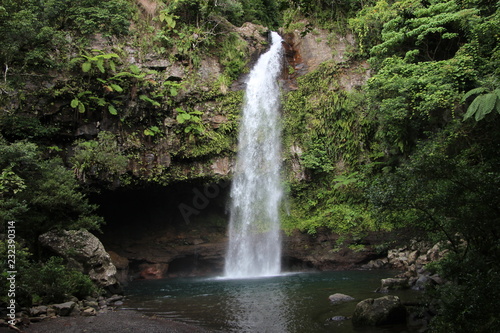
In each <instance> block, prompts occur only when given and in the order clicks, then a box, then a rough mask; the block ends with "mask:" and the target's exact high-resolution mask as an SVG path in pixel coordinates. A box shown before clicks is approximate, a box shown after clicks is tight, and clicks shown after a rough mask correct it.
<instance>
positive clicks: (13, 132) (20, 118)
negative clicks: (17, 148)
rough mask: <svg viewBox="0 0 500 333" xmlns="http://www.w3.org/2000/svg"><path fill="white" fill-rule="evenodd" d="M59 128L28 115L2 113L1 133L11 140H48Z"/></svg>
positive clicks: (0, 120)
mask: <svg viewBox="0 0 500 333" xmlns="http://www.w3.org/2000/svg"><path fill="white" fill-rule="evenodd" d="M58 130H59V129H58V128H57V127H55V126H54V125H53V124H42V123H41V121H40V119H38V118H34V117H31V116H28V115H17V114H10V113H4V114H2V115H0V133H1V134H2V135H3V136H4V137H5V138H7V139H9V140H22V139H28V140H47V139H49V138H51V137H53V136H54V135H55V134H56V133H57V131H58Z"/></svg>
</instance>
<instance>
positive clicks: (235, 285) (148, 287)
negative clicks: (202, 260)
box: [125, 271, 417, 333]
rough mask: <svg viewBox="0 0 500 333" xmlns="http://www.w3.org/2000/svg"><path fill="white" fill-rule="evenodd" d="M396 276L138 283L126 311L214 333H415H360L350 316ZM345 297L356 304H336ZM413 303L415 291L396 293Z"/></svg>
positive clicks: (388, 329) (370, 273) (345, 274)
mask: <svg viewBox="0 0 500 333" xmlns="http://www.w3.org/2000/svg"><path fill="white" fill-rule="evenodd" d="M395 274H396V272H393V271H340V272H318V273H297V274H289V275H282V276H276V277H266V278H258V279H242V280H224V279H217V278H176V279H165V280H142V281H135V282H133V283H132V284H131V285H130V286H129V287H128V290H127V294H128V295H129V296H128V300H127V302H126V303H125V307H127V308H130V309H136V310H139V311H142V312H145V313H147V314H156V315H157V316H160V317H164V318H168V319H173V320H177V321H182V322H185V323H190V324H195V325H198V326H202V327H205V328H207V329H209V330H212V331H215V332H272V333H274V332H290V333H295V332H297V333H299V332H300V333H308V332H311V333H313V332H314V333H316V332H336V333H347V332H374V333H382V332H403V331H406V332H411V330H409V329H407V328H406V327H384V328H370V329H355V328H353V327H352V324H351V321H350V320H346V321H341V322H335V321H329V320H328V319H329V318H331V317H333V316H346V317H350V316H351V315H352V313H353V310H354V307H355V306H356V304H357V302H359V301H361V300H363V299H365V298H370V297H372V298H376V297H381V296H383V295H382V294H378V293H375V292H373V291H374V290H375V289H376V288H377V287H378V286H379V285H380V279H382V278H387V277H393V276H394V275H395ZM334 293H343V294H347V295H350V296H352V297H355V298H356V301H353V302H348V303H344V304H337V305H333V304H331V303H330V301H329V299H328V296H329V295H331V294H334ZM397 295H398V296H400V297H401V298H402V300H412V299H414V298H415V297H417V293H416V292H412V291H406V292H400V293H398V294H397Z"/></svg>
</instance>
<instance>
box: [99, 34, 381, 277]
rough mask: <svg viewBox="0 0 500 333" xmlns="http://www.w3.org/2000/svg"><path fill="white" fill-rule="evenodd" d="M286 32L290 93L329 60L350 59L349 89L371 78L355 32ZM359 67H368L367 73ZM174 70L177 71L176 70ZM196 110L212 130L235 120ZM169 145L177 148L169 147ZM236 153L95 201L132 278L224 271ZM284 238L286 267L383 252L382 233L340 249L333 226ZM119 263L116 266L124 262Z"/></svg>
mask: <svg viewBox="0 0 500 333" xmlns="http://www.w3.org/2000/svg"><path fill="white" fill-rule="evenodd" d="M238 31H239V33H240V34H241V35H242V36H244V39H245V40H247V41H249V43H252V41H261V42H262V41H263V40H264V39H263V37H262V35H260V33H259V32H258V28H256V27H255V26H253V25H245V26H243V27H242V28H239V30H238ZM284 37H285V48H286V59H285V60H284V61H285V62H286V66H284V67H285V68H286V70H285V71H284V73H283V75H282V85H283V87H284V90H285V92H286V91H288V90H293V89H295V88H296V85H297V82H296V79H297V78H298V77H300V76H301V75H304V74H307V73H309V72H311V71H314V70H316V69H317V68H318V66H319V64H321V63H322V62H324V61H334V62H336V63H344V64H345V66H344V69H343V75H342V76H341V83H340V85H341V87H342V89H345V90H352V89H355V88H356V87H357V86H361V85H362V84H363V83H364V82H365V81H366V80H367V78H368V77H369V74H370V73H369V70H368V66H367V65H366V64H357V63H356V64H354V66H353V67H354V68H358V69H357V70H352V69H351V65H350V63H349V62H347V59H348V56H347V52H348V50H349V48H352V47H354V41H353V40H352V36H336V37H335V38H334V39H333V40H332V37H331V36H330V35H329V34H328V33H327V32H326V31H319V30H318V31H316V32H315V34H314V35H313V34H308V35H306V36H304V37H301V36H300V34H299V32H292V33H287V34H284ZM254 50H255V51H254V52H253V54H254V55H258V53H259V51H260V50H262V48H257V47H255V49H254ZM255 58H256V57H255ZM251 62H252V61H250V62H249V64H251ZM208 63H209V62H207V64H208ZM165 65H166V66H167V65H168V64H165ZM360 67H361V68H364V69H366V70H365V71H360V70H359V68H360ZM202 68H203V69H202V70H203V71H207V72H211V73H217V72H218V69H217V68H218V66H217V64H212V65H210V66H208V65H207V66H206V67H204V66H202ZM176 71H179V70H178V69H176ZM169 75H173V69H172V72H171V73H170V74H169ZM177 75H178V74H177ZM204 75H205V79H206V78H209V77H210V74H204ZM177 77H179V78H181V79H185V78H184V77H181V76H177ZM244 78H245V76H244V75H243V76H242V77H241V78H240V79H239V80H238V81H236V82H235V83H233V84H232V85H231V86H230V87H229V89H230V90H231V91H232V92H233V93H234V92H236V93H237V92H238V91H239V92H240V93H241V90H242V89H243V88H244ZM239 106H240V105H238V107H239ZM194 108H196V109H197V110H200V111H202V112H203V113H204V116H203V117H204V119H205V120H206V121H207V122H208V123H210V124H211V126H212V127H213V128H218V126H223V125H224V124H225V123H226V122H227V121H228V116H227V114H223V113H217V112H220V110H221V109H220V105H218V104H217V102H216V101H208V102H204V103H197V104H195V105H194ZM217 110H219V111H217ZM169 121H170V122H173V120H169ZM166 123H168V121H166ZM233 130H236V128H234V129H233ZM165 140H171V139H165ZM178 144H179V145H178V146H175V149H180V150H182V149H185V148H182V147H181V146H182V144H181V143H180V142H178ZM160 146H161V144H158V143H156V144H152V145H151V147H152V148H151V149H153V151H154V149H158V147H160ZM285 149H287V150H290V151H291V152H292V154H291V158H289V159H288V160H287V161H286V163H287V164H288V165H290V166H291V168H289V169H290V170H292V171H293V178H295V179H296V180H304V179H305V178H306V177H305V170H304V168H303V167H302V166H301V160H300V155H301V147H299V146H292V147H285ZM169 150H172V147H170V148H169V149H166V151H169ZM233 153H234V151H232V152H231V153H229V154H227V155H223V156H214V157H213V158H210V159H206V158H203V156H201V157H197V158H192V159H188V160H184V161H182V160H181V163H187V164H184V165H183V166H182V171H181V174H182V176H181V177H179V178H181V179H183V180H182V181H176V182H175V183H170V184H169V185H168V186H164V187H154V188H152V187H149V188H148V189H145V190H136V191H130V190H118V191H111V192H108V193H107V194H105V195H103V196H100V197H97V198H96V200H97V201H98V202H99V203H100V204H101V205H102V206H103V214H104V215H105V217H106V219H107V220H108V221H109V222H108V225H107V226H105V228H104V230H105V233H104V235H103V237H102V239H103V242H104V244H105V245H106V248H107V249H109V250H112V251H113V253H114V260H116V261H118V260H120V261H121V262H122V266H123V265H124V264H123V263H124V262H125V263H127V264H126V265H125V267H124V268H123V269H124V270H127V272H128V278H129V279H130V278H162V277H168V276H179V275H206V274H212V275H213V274H220V273H221V272H222V270H223V264H224V254H225V247H226V244H227V236H226V227H227V221H228V216H227V214H226V203H227V201H228V193H229V186H228V183H226V182H224V181H222V182H221V181H220V180H219V181H218V179H227V178H230V174H231V170H232V161H233V157H234V156H233ZM158 156H159V155H158V154H156V153H154V152H150V161H151V166H150V167H149V169H151V170H153V169H154V168H155V166H154V164H155V163H158V158H159V157H158ZM160 159H161V158H160ZM165 160H166V161H168V163H169V164H168V165H164V166H166V167H168V168H175V166H176V165H177V164H176V163H179V162H178V161H176V159H175V158H166V159H165ZM134 170H136V168H134ZM137 172H140V171H137ZM207 184H208V185H207ZM283 238H284V266H285V267H284V269H286V270H304V269H322V270H326V269H346V268H354V267H358V266H359V265H361V264H364V263H366V262H368V261H369V260H370V259H373V258H375V257H376V255H377V253H376V251H375V250H374V247H373V246H371V244H375V243H377V241H378V239H377V237H375V236H373V237H371V238H370V237H368V238H370V239H369V240H365V242H367V244H366V246H362V247H357V248H354V247H352V248H348V247H341V248H336V247H335V244H336V241H337V238H338V237H337V236H336V235H333V234H331V232H329V231H328V230H321V231H320V232H318V234H316V235H307V234H302V233H300V232H298V231H296V232H294V233H293V234H292V235H284V236H283ZM112 258H113V256H112ZM119 266H120V264H118V263H117V267H119ZM119 271H120V270H119Z"/></svg>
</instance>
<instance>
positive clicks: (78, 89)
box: [4, 8, 373, 280]
mask: <svg viewBox="0 0 500 333" xmlns="http://www.w3.org/2000/svg"><path fill="white" fill-rule="evenodd" d="M151 10H154V8H153V9H151ZM223 24H227V22H226V23H224V22H223ZM228 29H229V31H230V33H232V34H234V35H235V36H236V37H235V38H236V39H235V40H234V41H235V43H237V44H238V45H240V46H241V52H242V54H244V55H245V56H244V61H246V63H247V65H246V67H247V68H248V69H249V68H250V67H251V65H252V64H253V62H254V61H256V59H257V58H258V56H259V55H260V54H261V53H262V52H263V51H265V50H266V48H267V31H266V29H265V28H264V27H261V26H258V25H254V24H250V23H246V24H244V25H243V26H242V27H239V28H237V27H228ZM282 34H283V36H284V40H285V42H284V44H285V48H286V57H285V59H284V61H285V66H284V68H285V70H284V72H283V75H282V77H281V81H282V82H281V83H282V87H283V90H284V93H285V94H286V92H287V91H291V90H294V89H297V84H298V83H297V78H299V77H300V76H302V75H305V74H307V73H310V72H312V71H314V70H316V69H317V68H318V66H319V65H320V64H321V63H323V62H325V61H331V62H335V63H339V64H342V66H341V67H342V75H341V76H340V81H341V82H340V84H339V85H340V88H341V89H345V90H352V89H355V88H356V87H357V86H360V85H362V84H363V83H364V82H365V81H366V79H367V78H368V77H369V74H370V73H369V69H368V66H367V65H366V64H359V63H352V62H350V61H349V60H348V59H349V57H348V53H349V49H350V48H352V47H354V41H353V38H352V36H349V35H348V36H338V35H332V34H330V33H328V32H327V31H323V30H320V29H315V30H314V31H313V32H311V33H309V34H306V35H305V36H302V35H301V34H300V32H298V31H295V32H287V33H283V32H282ZM242 45H243V46H242ZM92 49H97V50H99V51H98V52H95V51H93V52H94V54H93V55H94V58H95V59H100V58H99V57H100V56H101V57H104V58H103V59H110V58H105V57H106V56H108V57H112V58H113V59H114V56H111V55H116V57H117V60H116V61H117V62H119V64H120V69H121V70H122V72H120V73H118V74H117V73H112V74H110V73H111V72H109V73H108V71H111V69H110V68H111V67H109V68H108V67H106V66H108V65H107V64H108V63H107V62H103V66H104V67H105V68H104V72H103V71H100V72H99V71H98V70H97V69H96V68H94V67H95V66H94V65H92V64H91V68H94V69H93V70H95V73H94V74H91V73H92V69H91V70H90V71H89V72H86V71H84V72H82V70H81V69H80V66H81V63H78V62H76V63H77V64H78V66H73V67H71V69H70V71H69V72H67V73H55V72H54V73H48V74H47V75H42V76H36V77H35V76H34V77H33V78H32V79H31V80H30V81H29V82H28V83H27V84H26V86H25V87H24V93H23V94H24V96H23V99H21V98H16V96H14V95H13V96H11V97H12V98H9V99H8V102H7V103H4V105H5V109H6V110H7V111H9V112H12V113H15V114H17V116H18V117H20V118H22V117H24V116H26V115H27V114H33V113H34V114H36V115H37V118H38V120H39V121H40V124H41V126H46V127H47V129H48V130H49V131H48V132H49V133H55V134H49V137H48V138H44V140H49V141H51V142H52V143H54V144H55V146H54V147H56V146H57V148H56V149H53V150H52V151H51V152H50V154H58V155H60V156H61V157H63V159H64V160H65V161H66V162H67V163H68V165H69V166H70V167H72V168H73V169H74V171H75V174H76V175H77V177H79V178H80V180H81V181H82V182H83V183H86V184H94V185H95V184H97V186H98V187H101V188H108V189H109V190H106V191H105V192H104V193H102V194H99V195H97V194H96V195H94V196H93V198H92V200H93V201H94V202H95V203H98V204H100V205H101V207H102V208H101V213H102V214H103V215H104V217H105V218H106V220H107V221H108V224H107V225H106V226H105V227H104V234H103V235H102V236H100V238H102V241H103V243H104V245H105V247H106V249H107V250H110V251H112V259H113V262H114V263H115V265H116V267H117V268H118V276H120V279H121V280H126V279H127V278H128V277H130V276H132V277H137V278H159V277H164V276H174V275H190V274H208V273H215V272H220V271H221V269H222V265H223V257H224V253H225V244H226V241H227V239H226V234H225V232H226V226H227V215H226V212H225V205H226V202H227V199H228V198H227V197H228V188H229V187H228V186H227V183H224V181H227V180H229V179H230V178H231V172H232V167H233V160H234V155H235V149H236V137H237V135H236V134H237V126H238V117H239V112H240V109H241V105H242V101H243V90H244V87H245V84H244V82H245V73H243V74H241V75H240V77H239V78H238V79H237V80H233V81H231V80H228V79H227V76H225V66H224V65H223V64H222V60H221V58H220V57H217V56H209V55H207V56H204V57H202V58H201V59H200V61H199V64H193V63H192V62H190V61H186V60H185V59H179V58H175V57H169V56H165V54H163V55H160V53H158V52H154V51H151V50H144V49H141V48H139V47H138V46H137V45H135V44H133V43H130V42H127V41H123V40H121V41H120V40H116V39H110V38H107V37H103V36H100V35H97V36H95V37H94V38H93V39H92V40H91V43H90V45H89V46H88V50H87V52H90V50H92ZM73 52H74V53H73V54H72V55H71V57H70V58H73V59H76V60H78V59H80V60H78V61H80V62H81V61H83V60H81V59H84V58H83V57H80V58H79V56H78V53H77V51H76V50H74V51H73ZM103 61H104V60H103ZM106 61H107V60H106ZM92 66H94V67H92ZM83 67H84V66H82V68H83ZM98 67H99V66H98ZM360 68H361V70H360ZM98 69H99V70H100V69H101V68H100V67H99V68H98ZM112 75H115V76H112ZM117 75H121V76H118V77H119V78H121V77H124V78H125V77H126V78H128V79H127V80H125V79H123V81H120V80H121V79H120V80H118V79H117V78H116V76H117ZM116 85H118V86H120V87H119V88H120V89H121V90H123V91H122V92H121V93H120V94H116V93H117V92H118V91H119V88H117V87H116ZM82 87H84V88H82ZM82 89H89V90H82ZM19 94H20V93H19ZM21 100H23V101H26V103H25V104H26V105H30V109H29V110H27V109H24V108H23V105H24V104H23V103H21ZM103 105H104V107H102V106H103ZM99 106H101V107H99ZM51 131H52V132H51ZM12 135H13V136H15V135H16V134H15V133H14V132H12ZM50 135H51V136H50ZM284 150H285V156H286V160H285V164H286V165H287V170H290V172H291V177H292V178H294V179H295V180H297V181H304V180H306V179H307V175H306V172H305V169H304V167H303V166H302V161H301V154H302V148H301V147H300V146H298V145H292V146H290V147H287V146H285V147H284ZM334 238H335V237H334V236H333V235H330V234H329V233H328V232H326V231H325V232H321V233H320V234H319V235H318V236H309V235H302V234H300V233H295V234H293V235H292V236H285V256H286V263H287V265H288V266H290V267H295V268H311V267H319V268H322V269H332V268H339V267H342V268H345V267H351V266H352V264H357V263H361V262H366V261H367V260H368V259H369V258H371V257H372V255H373V253H371V252H370V251H368V252H366V253H364V252H363V251H361V252H360V251H358V252H356V251H352V250H349V249H344V250H341V251H338V252H332V251H331V250H332V249H331V246H330V247H329V246H325V244H327V243H328V244H329V242H331V241H334V240H335V239H334Z"/></svg>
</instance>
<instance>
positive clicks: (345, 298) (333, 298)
mask: <svg viewBox="0 0 500 333" xmlns="http://www.w3.org/2000/svg"><path fill="white" fill-rule="evenodd" d="M328 299H329V300H330V302H332V303H333V304H338V303H344V302H350V301H354V297H351V296H349V295H344V294H339V293H336V294H333V295H330V296H329V297H328Z"/></svg>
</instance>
